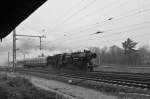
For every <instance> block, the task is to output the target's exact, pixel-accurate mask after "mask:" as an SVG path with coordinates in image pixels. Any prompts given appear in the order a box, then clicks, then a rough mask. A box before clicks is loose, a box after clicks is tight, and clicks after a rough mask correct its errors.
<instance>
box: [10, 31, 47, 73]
mask: <svg viewBox="0 0 150 99" xmlns="http://www.w3.org/2000/svg"><path fill="white" fill-rule="evenodd" d="M17 36H26V37H38V38H39V39H40V50H41V49H42V47H41V42H42V38H46V36H44V35H43V36H31V35H16V30H15V29H14V30H13V70H12V71H13V72H15V67H16V50H17V49H16V40H17V38H16V37H17Z"/></svg>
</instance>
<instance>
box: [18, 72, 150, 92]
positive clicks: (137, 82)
mask: <svg viewBox="0 0 150 99" xmlns="http://www.w3.org/2000/svg"><path fill="white" fill-rule="evenodd" d="M17 71H24V72H34V73H41V74H46V75H49V74H53V75H57V76H63V77H69V78H76V79H82V80H90V81H96V82H103V83H108V84H114V85H119V86H126V87H132V88H133V87H134V88H140V89H147V90H149V89H150V75H144V74H142V75H140V74H130V73H129V74H128V73H118V74H117V73H113V72H110V73H109V72H74V71H67V70H62V71H58V70H46V69H43V70H40V69H34V70H33V69H18V70H17Z"/></svg>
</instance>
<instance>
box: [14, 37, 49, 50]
mask: <svg viewBox="0 0 150 99" xmlns="http://www.w3.org/2000/svg"><path fill="white" fill-rule="evenodd" d="M16 36H25V37H38V38H39V39H40V50H41V49H42V44H41V43H42V38H46V36H44V35H43V36H31V35H16Z"/></svg>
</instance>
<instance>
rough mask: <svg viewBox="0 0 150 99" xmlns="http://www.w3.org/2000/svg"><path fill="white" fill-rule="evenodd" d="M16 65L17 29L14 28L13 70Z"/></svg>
mask: <svg viewBox="0 0 150 99" xmlns="http://www.w3.org/2000/svg"><path fill="white" fill-rule="evenodd" d="M15 67H16V30H15V29H14V30H13V72H15Z"/></svg>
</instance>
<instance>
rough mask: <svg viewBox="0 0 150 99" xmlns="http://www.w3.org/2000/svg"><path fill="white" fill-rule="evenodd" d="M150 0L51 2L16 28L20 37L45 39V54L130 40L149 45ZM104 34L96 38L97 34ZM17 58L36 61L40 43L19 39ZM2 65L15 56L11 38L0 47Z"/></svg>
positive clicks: (70, 0)
mask: <svg viewBox="0 0 150 99" xmlns="http://www.w3.org/2000/svg"><path fill="white" fill-rule="evenodd" d="M149 27H150V0H48V1H47V2H46V3H45V4H44V5H42V6H41V7H40V8H39V9H37V10H36V11H35V12H34V13H33V14H32V15H30V17H28V18H27V19H26V20H25V21H24V22H22V23H21V24H20V25H19V26H18V27H17V28H16V30H17V34H27V35H45V36H46V39H43V40H42V41H43V42H42V45H43V51H42V52H43V53H45V54H46V53H48V54H52V53H60V52H63V51H70V50H78V49H82V48H86V47H95V46H96V47H100V48H102V47H104V46H112V45H118V46H120V47H121V43H122V42H123V41H125V40H126V39H127V38H128V37H129V38H131V39H132V40H134V41H136V42H138V43H139V44H138V47H139V46H142V45H147V44H148V45H149V44H150V40H149V37H150V34H149V32H150V28H149ZM98 31H99V32H102V33H99V34H95V33H97V32H98ZM18 38H19V39H18V40H17V48H19V51H18V53H17V57H18V58H19V59H21V58H23V53H25V54H26V55H27V56H26V57H36V56H37V55H38V54H39V39H38V38H27V37H18ZM0 45H1V47H0V52H1V56H0V59H1V60H0V62H1V63H2V62H4V61H6V60H7V53H8V51H9V52H10V54H11V52H12V34H10V35H9V36H8V37H6V38H5V39H4V40H3V42H2V43H0Z"/></svg>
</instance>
